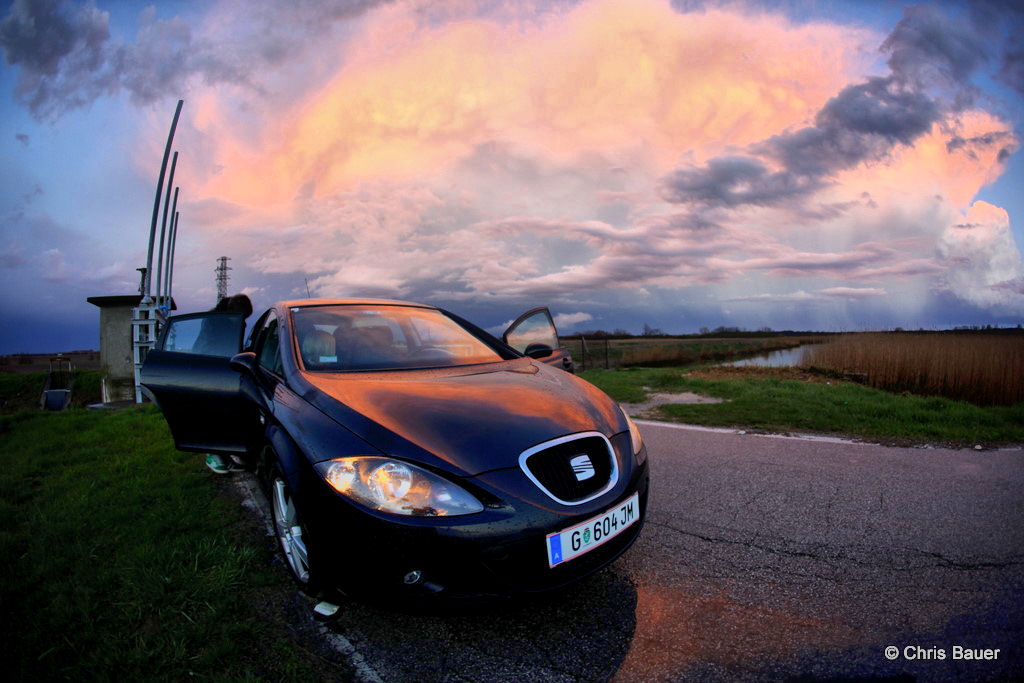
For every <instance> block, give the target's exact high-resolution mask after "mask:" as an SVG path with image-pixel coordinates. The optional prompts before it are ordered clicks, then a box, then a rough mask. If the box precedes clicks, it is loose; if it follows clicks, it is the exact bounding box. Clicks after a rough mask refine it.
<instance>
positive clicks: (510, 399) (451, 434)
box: [303, 358, 628, 476]
mask: <svg viewBox="0 0 1024 683" xmlns="http://www.w3.org/2000/svg"><path fill="white" fill-rule="evenodd" d="M303 379H304V380H306V381H307V382H308V383H309V384H310V391H309V392H308V394H307V400H309V401H310V402H311V403H313V404H314V405H316V406H317V407H318V408H319V409H320V410H322V411H323V412H325V413H326V414H327V415H329V416H330V417H332V418H333V419H334V420H336V421H337V422H339V423H340V424H342V425H343V426H345V427H346V428H348V429H349V430H351V431H352V432H354V433H355V434H356V435H357V436H359V437H360V438H362V439H364V440H365V441H367V442H368V443H370V444H372V445H373V446H374V447H376V448H378V449H380V451H382V452H384V453H386V454H389V455H394V456H398V457H406V458H410V459H413V460H419V461H421V462H424V463H425V464H430V465H433V466H435V467H439V468H441V469H443V470H446V471H449V472H452V473H453V474H458V475H461V476H474V475H477V474H481V473H483V472H487V471H490V470H496V469H502V468H507V467H516V466H518V458H519V454H520V453H522V452H523V451H524V450H526V449H527V448H530V447H531V446H534V445H536V444H539V443H543V442H545V441H548V440H550V439H554V438H557V437H560V436H565V435H566V434H572V433H576V432H587V431H596V432H601V433H602V434H605V435H606V436H611V435H613V434H617V433H619V432H622V431H625V430H626V429H628V426H627V425H626V423H625V420H624V418H623V417H622V414H621V412H620V411H619V409H618V406H617V404H616V403H615V402H614V401H613V400H612V399H610V398H609V397H608V396H607V395H606V394H605V393H604V392H602V391H601V390H600V389H598V388H597V387H595V386H594V385H592V384H590V383H588V382H585V381H584V380H582V379H580V378H578V377H576V376H574V375H571V374H569V373H567V372H564V371H562V370H559V369H556V368H552V367H549V366H547V365H544V364H543V363H537V362H534V361H532V360H531V359H528V358H520V359H515V360H511V361H505V362H501V363H493V364H487V365H476V366H465V367H460V368H439V369H429V370H407V371H392V372H375V373H365V374H364V373H359V374H356V373H351V374H345V375H335V374H321V373H303Z"/></svg>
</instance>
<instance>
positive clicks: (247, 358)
mask: <svg viewBox="0 0 1024 683" xmlns="http://www.w3.org/2000/svg"><path fill="white" fill-rule="evenodd" d="M230 365H231V369H232V370H234V371H235V372H241V373H243V374H244V373H246V372H248V373H249V374H250V375H255V374H256V354H255V353H253V352H252V351H243V352H242V353H236V354H235V355H234V356H232V357H231V361H230Z"/></svg>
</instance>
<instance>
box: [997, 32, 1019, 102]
mask: <svg viewBox="0 0 1024 683" xmlns="http://www.w3.org/2000/svg"><path fill="white" fill-rule="evenodd" d="M999 79H1000V80H1001V81H1003V82H1004V83H1006V84H1007V85H1008V86H1010V87H1011V88H1013V89H1014V90H1016V91H1017V93H1018V94H1019V95H1024V44H1022V45H1018V46H1016V47H1012V48H1010V49H1008V50H1007V51H1006V53H1005V54H1004V55H1003V63H1002V67H1001V68H1000V69H999Z"/></svg>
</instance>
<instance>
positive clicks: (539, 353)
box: [524, 342, 555, 358]
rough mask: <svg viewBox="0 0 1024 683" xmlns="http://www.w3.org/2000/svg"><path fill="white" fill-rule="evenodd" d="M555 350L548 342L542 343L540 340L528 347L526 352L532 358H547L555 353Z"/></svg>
mask: <svg viewBox="0 0 1024 683" xmlns="http://www.w3.org/2000/svg"><path fill="white" fill-rule="evenodd" d="M554 352H555V350H554V349H553V348H551V347H550V346H548V345H547V344H541V343H540V342H534V343H533V344H530V345H529V346H527V347H526V351H524V353H525V354H526V355H527V356H529V357H530V358H547V357H548V356H550V355H551V354H553V353H554Z"/></svg>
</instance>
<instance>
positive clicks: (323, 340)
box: [302, 329, 338, 370]
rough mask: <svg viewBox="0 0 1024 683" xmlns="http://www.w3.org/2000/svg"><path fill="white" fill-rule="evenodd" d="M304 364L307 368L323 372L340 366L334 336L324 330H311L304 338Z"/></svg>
mask: <svg viewBox="0 0 1024 683" xmlns="http://www.w3.org/2000/svg"><path fill="white" fill-rule="evenodd" d="M302 362H303V363H305V365H306V367H307V368H310V369H314V370H321V369H324V368H326V367H336V366H337V365H338V355H337V351H336V346H335V343H334V335H333V334H331V333H330V332H324V331H323V330H317V329H314V330H310V331H309V332H307V333H306V334H305V335H303V338H302Z"/></svg>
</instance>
